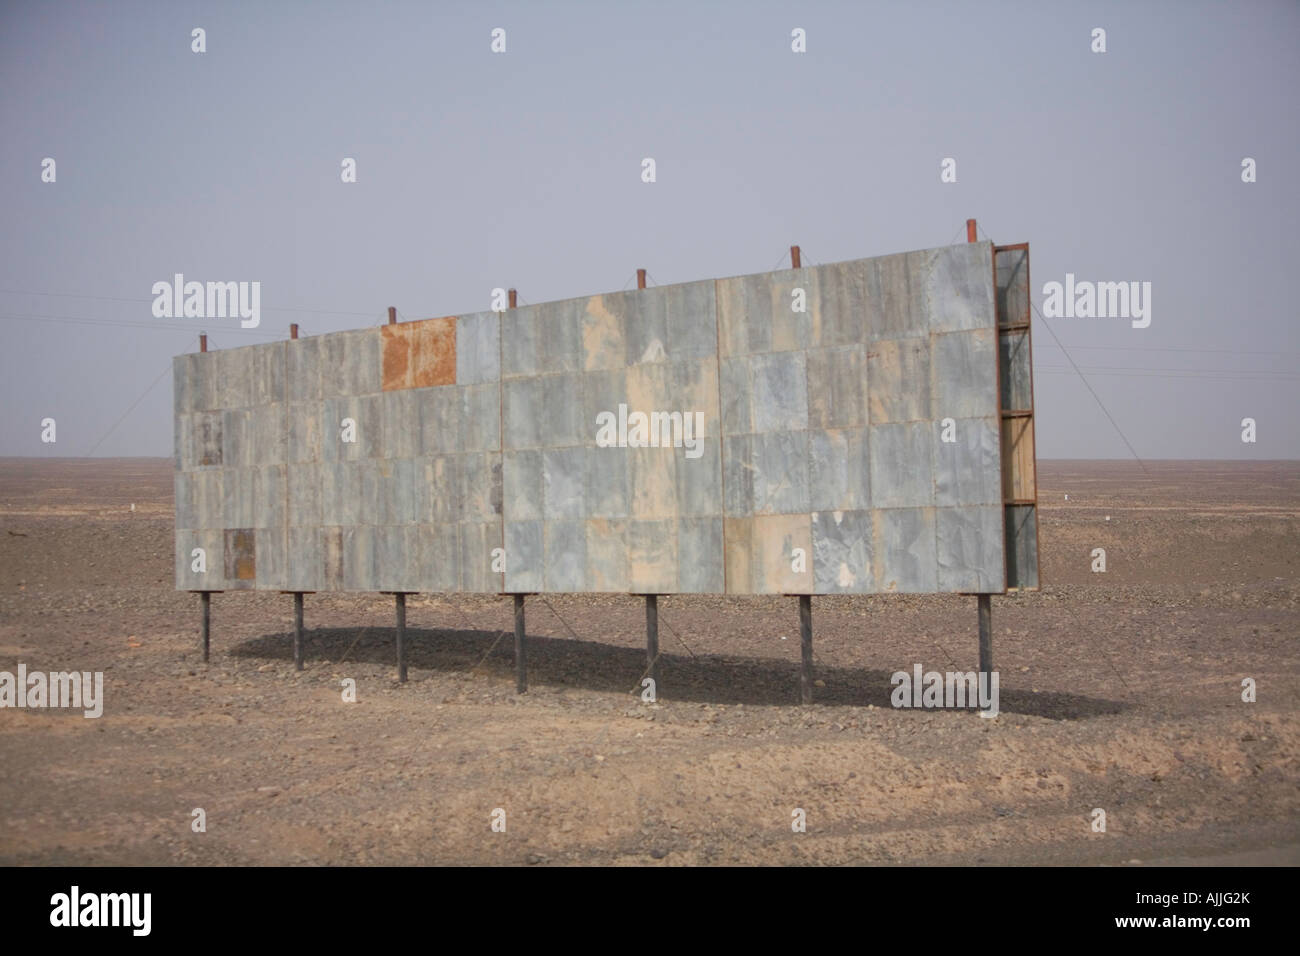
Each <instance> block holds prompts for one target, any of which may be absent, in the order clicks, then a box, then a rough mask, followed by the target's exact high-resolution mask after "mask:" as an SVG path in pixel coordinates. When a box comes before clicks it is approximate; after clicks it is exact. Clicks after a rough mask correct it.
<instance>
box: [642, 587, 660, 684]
mask: <svg viewBox="0 0 1300 956" xmlns="http://www.w3.org/2000/svg"><path fill="white" fill-rule="evenodd" d="M645 657H646V664H647V665H648V670H649V672H650V673H649V677H650V679H651V680H652V681H654V682H655V684H654V688H655V700H658V699H659V693H660V690H661V688H660V687H659V595H657V594H647V595H646V596H645Z"/></svg>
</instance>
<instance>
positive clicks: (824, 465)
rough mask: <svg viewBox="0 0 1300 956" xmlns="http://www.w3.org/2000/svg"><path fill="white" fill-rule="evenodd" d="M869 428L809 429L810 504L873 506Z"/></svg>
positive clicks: (855, 508)
mask: <svg viewBox="0 0 1300 956" xmlns="http://www.w3.org/2000/svg"><path fill="white" fill-rule="evenodd" d="M869 434H870V431H869V429H866V428H846V429H838V430H829V429H828V430H825V431H823V430H820V429H814V430H812V431H809V432H808V507H809V508H810V509H811V510H813V511H861V510H864V509H867V508H870V507H871V445H870V442H869V441H868V437H867V436H868V435H869Z"/></svg>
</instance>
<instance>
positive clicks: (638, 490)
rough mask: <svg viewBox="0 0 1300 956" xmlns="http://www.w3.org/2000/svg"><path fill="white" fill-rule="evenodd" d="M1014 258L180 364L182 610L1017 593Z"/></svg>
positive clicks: (1030, 509)
mask: <svg viewBox="0 0 1300 956" xmlns="http://www.w3.org/2000/svg"><path fill="white" fill-rule="evenodd" d="M1028 283H1029V277H1028V247H1027V246H1008V247H994V246H993V245H992V244H991V243H988V242H980V243H968V244H964V245H956V246H948V247H943V248H938V249H929V250H923V251H919V252H910V253H902V254H898V255H890V256H881V257H877V258H871V259H859V260H853V261H849V262H841V263H835V264H831V265H823V266H809V267H804V268H797V269H789V270H781V271H775V272H766V273H759V274H756V275H749V276H740V277H735V278H729V279H718V280H707V281H701V282H690V283H684V284H680V285H671V286H658V287H654V288H649V289H638V290H633V291H630V292H620V293H614V294H606V295H595V296H589V297H585V298H578V299H568V300H563V301H559V302H548V303H542V304H538V305H528V306H522V307H518V308H512V309H509V310H507V311H504V312H481V313H474V314H469V315H460V316H449V317H444V318H435V319H427V320H422V321H414V322H404V323H399V324H390V325H386V326H380V327H377V328H370V329H360V330H355V331H349V332H340V333H333V334H327V335H320V336H314V337H309V338H303V339H294V340H290V341H285V342H278V343H273V344H269V345H258V346H251V347H247V348H239V349H231V350H226V351H219V352H205V353H198V354H189V355H182V356H178V357H177V358H176V359H175V362H174V388H175V409H176V416H175V428H176V430H175V447H176V585H177V587H178V588H180V589H184V590H195V591H205V590H209V591H218V590H236V589H241V588H254V589H266V590H278V591H326V590H349V591H394V592H457V591H470V592H499V593H545V592H623V593H638V594H675V593H725V594H773V593H783V594H835V593H889V592H898V593H932V592H965V593H984V594H988V593H1002V592H1004V591H1006V590H1007V589H1008V588H1033V587H1036V586H1037V583H1038V575H1037V563H1038V562H1037V554H1038V553H1037V524H1036V507H1035V501H1036V482H1035V473H1034V472H1035V469H1034V445H1033V383H1032V374H1031V362H1030V339H1029V335H1030V330H1029V314H1028V313H1029V284H1028Z"/></svg>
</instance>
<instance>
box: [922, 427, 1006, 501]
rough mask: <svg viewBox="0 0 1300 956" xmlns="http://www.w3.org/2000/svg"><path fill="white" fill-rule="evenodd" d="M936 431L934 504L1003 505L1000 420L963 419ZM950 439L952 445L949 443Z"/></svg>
mask: <svg viewBox="0 0 1300 956" xmlns="http://www.w3.org/2000/svg"><path fill="white" fill-rule="evenodd" d="M928 427H929V428H930V429H932V430H933V433H934V435H935V440H934V442H933V445H932V447H933V449H934V501H935V504H937V505H988V504H999V503H1000V502H1001V501H1002V486H1001V481H1000V480H999V477H998V474H999V468H1000V464H999V462H1000V461H1001V456H1000V454H999V450H998V444H999V438H998V419H996V418H993V417H992V416H990V417H988V418H962V419H956V420H954V421H953V423H952V427H951V429H949V428H945V427H944V426H943V425H942V424H934V425H930V426H928ZM945 435H950V437H951V438H952V439H953V440H952V441H946V440H945Z"/></svg>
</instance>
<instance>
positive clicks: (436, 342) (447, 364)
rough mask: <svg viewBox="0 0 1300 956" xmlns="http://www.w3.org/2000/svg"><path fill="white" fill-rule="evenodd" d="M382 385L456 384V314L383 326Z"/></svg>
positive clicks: (401, 386) (418, 386)
mask: <svg viewBox="0 0 1300 956" xmlns="http://www.w3.org/2000/svg"><path fill="white" fill-rule="evenodd" d="M382 332H383V343H384V354H383V389H384V391H385V392H391V391H393V390H395V389H399V388H428V387H429V386H431V385H455V384H456V317H455V316H449V317H447V318H444V319H424V320H422V321H420V322H401V323H399V324H397V325H385V326H382Z"/></svg>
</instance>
